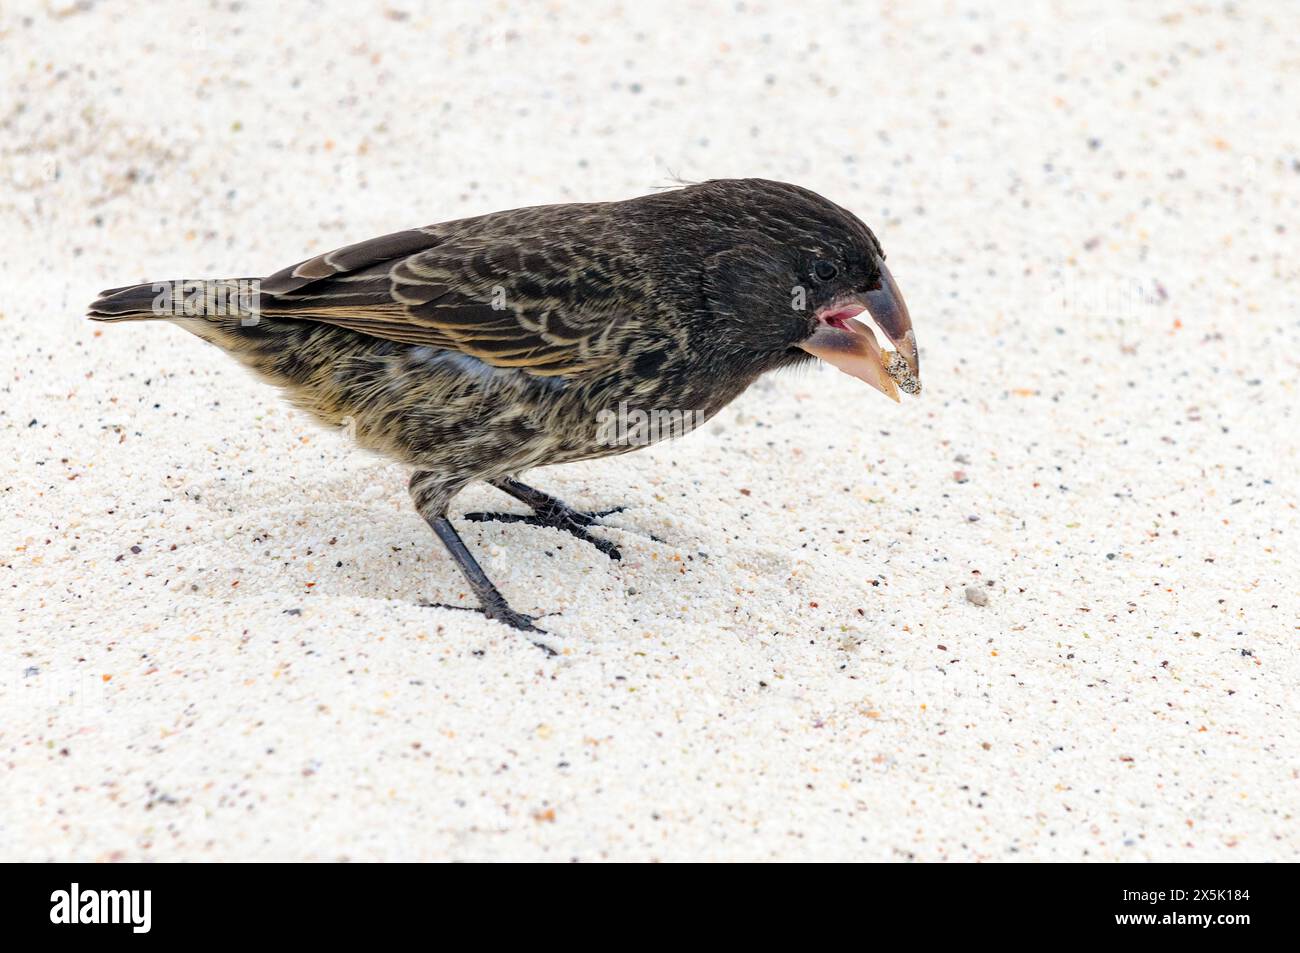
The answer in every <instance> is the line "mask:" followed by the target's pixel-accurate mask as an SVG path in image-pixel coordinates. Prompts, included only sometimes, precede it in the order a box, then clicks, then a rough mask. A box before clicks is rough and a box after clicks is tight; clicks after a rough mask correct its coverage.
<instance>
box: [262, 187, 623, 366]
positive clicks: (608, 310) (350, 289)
mask: <svg viewBox="0 0 1300 953" xmlns="http://www.w3.org/2000/svg"><path fill="white" fill-rule="evenodd" d="M600 209H601V206H594V205H580V206H568V207H555V206H551V207H547V208H544V209H518V210H516V211H513V212H500V213H496V214H494V215H486V216H482V217H481V218H477V219H465V220H462V221H459V222H451V223H447V224H444V225H431V226H428V227H426V228H417V229H410V230H408V231H403V232H395V233H393V234H391V235H383V236H380V237H379V238H373V239H371V240H369V241H365V242H359V243H357V244H355V245H348V246H345V247H343V248H339V249H336V250H334V251H331V252H326V253H325V254H322V255H317V256H316V257H315V258H309V259H307V260H306V261H303V262H299V263H298V264H296V265H293V266H291V267H289V268H285V269H284V270H282V271H279V272H276V273H275V274H274V275H271V276H270V277H269V278H267V279H265V280H264V281H263V282H262V295H263V299H262V300H263V304H262V307H263V311H264V312H265V313H267V314H270V315H274V316H276V317H284V318H294V319H298V320H305V321H317V322H321V323H324V324H331V325H335V326H337V327H342V328H348V329H349V330H352V331H356V332H358V333H361V334H367V335H371V336H373V337H377V338H383V339H386V340H389V341H395V342H398V343H402V344H415V345H424V346H427V347H433V348H438V349H443V350H454V351H460V352H461V353H464V354H468V355H470V356H472V357H475V358H478V359H479V360H482V361H484V362H486V363H488V364H492V365H495V366H497V367H514V368H519V369H521V370H524V371H527V372H529V373H533V374H537V375H540V376H553V375H566V374H577V373H581V372H582V371H585V370H588V369H591V368H594V367H598V366H600V364H601V363H602V362H603V361H604V360H606V359H608V358H609V356H610V355H611V353H612V348H611V345H610V340H609V338H610V335H609V332H610V329H611V328H612V327H613V326H615V325H616V324H617V323H619V322H620V321H622V320H623V319H625V318H627V317H630V316H633V315H635V314H636V313H637V312H638V311H639V310H640V309H641V308H642V307H643V306H644V305H645V301H646V298H647V296H648V282H647V280H646V278H645V276H644V275H643V274H642V273H641V270H640V269H639V268H638V267H637V264H636V258H635V256H634V255H633V254H631V253H630V252H629V251H628V250H627V248H626V245H625V242H624V239H623V236H622V235H620V234H618V233H617V231H616V230H614V229H612V228H611V226H610V223H609V220H608V216H604V215H600V214H596V213H597V212H598V211H599V210H600Z"/></svg>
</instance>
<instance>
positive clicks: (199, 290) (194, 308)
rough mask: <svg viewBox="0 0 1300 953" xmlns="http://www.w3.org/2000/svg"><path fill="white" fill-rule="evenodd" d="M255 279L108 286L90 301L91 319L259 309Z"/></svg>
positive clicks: (217, 316) (222, 314)
mask: <svg viewBox="0 0 1300 953" xmlns="http://www.w3.org/2000/svg"><path fill="white" fill-rule="evenodd" d="M258 307H259V300H258V279H255V278H227V279H222V280H220V281H154V282H146V283H144V284H139V285H123V286H122V287H120V288H108V289H105V290H104V291H101V292H100V293H99V297H98V298H96V299H95V300H94V301H92V302H91V304H90V307H89V308H88V309H87V311H86V317H88V318H90V319H91V320H92V321H165V320H168V319H175V318H208V319H210V320H221V319H228V318H232V317H244V316H247V315H250V314H256V313H258Z"/></svg>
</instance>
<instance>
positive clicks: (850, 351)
mask: <svg viewBox="0 0 1300 953" xmlns="http://www.w3.org/2000/svg"><path fill="white" fill-rule="evenodd" d="M863 311H866V312H867V313H868V314H870V315H871V319H872V320H873V321H874V322H875V323H876V325H877V326H878V327H879V328H880V330H882V331H884V332H885V336H886V337H888V338H889V340H890V342H891V343H892V344H893V345H894V347H896V348H898V353H897V354H889V355H886V354H884V353H882V352H881V350H880V345H878V344H877V343H876V336H875V334H874V333H872V330H871V328H869V327H867V326H866V325H865V324H863V323H862V322H861V321H856V320H854V318H855V317H856V316H857V315H859V314H861V313H862V312H863ZM799 346H800V347H801V348H803V349H804V350H805V351H807V352H808V353H809V354H812V355H813V356H814V357H818V358H821V359H822V360H823V361H825V362H826V363H828V364H833V365H835V366H836V367H838V368H839V369H840V370H842V371H843V372H844V373H846V374H850V375H852V376H853V377H856V378H858V379H859V380H862V381H866V382H867V383H868V384H870V385H871V386H872V387H874V388H876V390H878V391H880V392H881V393H882V394H884V395H885V396H886V397H889V398H890V399H892V400H898V389H899V387H902V389H903V390H904V391H906V392H907V393H909V394H919V393H920V392H921V376H920V374H921V366H920V361H919V359H918V355H917V352H916V335H915V334H914V333H913V332H912V319H911V317H910V316H909V315H908V313H907V304H906V303H905V302H904V301H903V295H902V293H901V292H900V291H899V290H898V285H897V284H895V283H894V276H893V275H891V274H890V273H889V269H888V268H886V267H885V263H884V262H883V261H882V262H881V263H880V286H879V287H878V288H876V289H875V290H873V291H867V292H862V293H860V294H857V295H854V296H853V297H852V298H850V299H845V300H843V301H840V302H836V303H834V304H832V305H830V306H828V307H825V308H822V309H820V310H819V311H818V312H817V329H816V330H815V331H813V333H812V335H811V336H810V337H808V338H807V339H806V340H805V341H803V342H801V343H800V344H799ZM900 358H901V360H900Z"/></svg>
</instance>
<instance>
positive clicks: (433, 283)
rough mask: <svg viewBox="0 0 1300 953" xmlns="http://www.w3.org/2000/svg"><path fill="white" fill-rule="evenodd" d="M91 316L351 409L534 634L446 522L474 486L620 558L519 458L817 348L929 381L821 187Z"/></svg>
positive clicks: (467, 568)
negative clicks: (171, 339) (187, 343)
mask: <svg viewBox="0 0 1300 953" xmlns="http://www.w3.org/2000/svg"><path fill="white" fill-rule="evenodd" d="M864 313H865V315H867V316H869V317H870V318H871V320H872V321H873V322H874V323H875V325H876V326H877V327H878V328H879V329H880V330H881V331H882V332H883V333H884V335H885V337H886V338H887V339H888V340H889V341H890V342H891V343H892V345H893V346H894V348H895V349H896V351H895V352H889V351H882V349H881V347H880V345H879V344H878V343H877V340H876V336H875V334H874V333H873V331H872V330H871V328H870V327H869V326H868V325H867V324H865V323H863V322H862V321H859V320H858V317H859V316H861V315H864ZM89 317H91V318H93V319H94V320H97V321H145V320H166V321H170V322H171V323H173V324H176V325H179V326H180V327H182V328H184V329H185V330H187V331H190V332H192V333H193V334H196V335H198V336H199V337H201V338H203V340H205V341H208V342H209V343H211V344H215V345H216V346H217V347H219V348H221V349H222V350H224V351H226V352H227V353H228V354H230V355H231V356H232V357H234V358H235V359H236V360H238V361H240V362H241V363H242V364H244V365H245V366H246V367H248V368H249V369H251V370H252V371H253V372H254V373H255V374H256V375H257V376H259V377H261V378H262V379H263V380H266V381H268V382H270V383H272V384H275V385H278V386H279V387H280V388H282V389H283V391H284V393H285V395H286V396H287V397H288V399H289V400H290V401H292V402H293V403H294V404H295V405H296V406H298V407H300V408H302V409H303V410H305V411H307V412H308V413H310V414H311V415H313V416H314V417H316V418H318V419H319V420H320V421H322V422H324V423H326V424H332V425H339V424H341V423H343V422H345V421H346V422H349V423H350V424H351V425H352V426H351V427H350V431H351V432H353V433H354V434H355V437H356V440H357V442H358V443H360V444H361V445H362V446H364V447H366V448H369V449H371V450H375V451H379V452H380V453H383V454H385V455H387V456H388V457H391V458H393V459H395V460H399V461H401V462H402V463H404V464H407V465H408V466H410V467H411V468H412V471H413V472H412V475H411V480H410V493H411V498H412V500H413V502H414V504H415V508H416V510H418V511H419V513H420V515H421V516H423V517H424V519H425V520H426V521H427V522H428V523H429V525H430V527H432V529H433V531H434V533H435V534H436V535H437V536H438V538H439V539H440V540H441V541H442V543H443V545H444V546H445V547H446V549H447V551H448V553H449V554H450V555H451V557H452V559H454V560H455V562H456V563H457V565H458V566H459V567H460V570H461V572H463V573H464V575H465V578H466V580H467V581H468V583H469V585H470V587H471V589H472V590H473V592H474V594H475V596H476V597H477V599H478V601H479V611H482V612H483V613H484V614H485V615H486V616H487V617H488V618H490V619H495V620H497V621H499V622H502V623H505V624H507V625H510V626H513V627H514V628H516V629H520V630H523V631H526V632H541V631H543V630H541V629H539V628H538V627H537V626H536V624H535V622H536V620H535V619H534V618H533V617H531V616H528V615H525V614H523V613H521V612H516V611H515V610H514V609H512V608H511V607H510V604H509V603H508V602H507V601H506V599H505V597H504V596H503V595H502V594H501V592H500V591H498V589H497V588H496V586H494V585H493V584H492V582H491V580H490V579H489V578H488V576H487V574H486V573H485V572H484V571H483V569H482V567H481V566H480V565H479V563H478V562H477V561H476V560H475V559H474V557H473V555H471V553H470V552H469V550H468V549H467V548H466V546H465V543H464V542H463V540H462V539H461V537H460V534H459V533H458V532H457V531H456V528H455V527H454V526H453V525H452V523H451V521H450V519H449V518H448V516H447V513H448V506H449V504H450V503H451V501H452V499H453V498H454V497H455V496H456V494H457V493H459V492H460V491H461V490H462V489H464V488H465V487H466V486H467V485H469V484H470V483H472V482H474V481H476V480H483V481H486V482H488V483H490V484H491V485H492V486H494V487H496V488H498V489H499V490H502V491H503V492H505V493H507V494H509V495H510V496H512V497H514V498H516V499H518V500H519V501H521V502H522V503H524V504H525V505H526V506H528V507H529V508H530V510H532V515H531V516H528V517H522V516H518V515H513V516H512V515H511V514H470V518H474V519H490V518H502V519H513V520H515V521H523V522H529V523H533V524H537V525H544V526H551V527H555V528H558V529H562V530H565V531H567V532H569V533H571V534H573V535H574V536H576V537H578V538H579V539H582V540H584V541H586V542H588V543H591V544H592V545H595V546H597V547H598V548H599V549H600V550H601V551H602V552H604V553H606V554H607V555H608V556H610V557H612V558H615V559H617V558H619V552H618V550H617V549H616V548H615V547H614V546H613V545H611V544H610V543H609V542H608V541H607V540H604V539H601V538H600V537H598V536H595V535H593V534H592V533H591V528H592V527H593V526H596V525H598V523H599V519H600V517H602V516H604V515H607V514H608V512H612V511H606V512H604V513H589V512H582V511H580V510H577V509H575V508H573V507H570V506H569V505H567V504H566V503H564V502H563V501H561V500H558V499H556V498H554V497H552V496H549V495H548V494H546V493H543V492H542V491H540V490H536V489H533V488H532V487H530V486H527V485H526V484H524V483H521V482H520V481H519V477H520V476H521V474H523V473H524V472H525V471H527V470H530V469H532V468H534V467H539V466H545V465H550V464H556V463H571V462H574V461H578V460H590V459H594V458H597V457H604V456H609V455H611V454H617V453H625V452H627V451H629V450H634V449H637V448H638V447H641V446H645V445H647V444H649V443H652V442H654V440H655V439H660V438H662V437H663V436H666V435H671V430H672V428H670V427H666V428H658V429H659V430H660V431H669V433H660V432H656V428H653V427H651V428H646V427H644V426H641V425H640V424H641V423H643V422H644V421H646V420H648V419H651V415H654V414H661V413H665V412H666V413H669V414H677V413H681V414H689V417H687V418H686V419H688V420H690V421H693V422H695V423H699V422H702V421H705V420H708V419H709V418H710V417H712V416H713V415H714V414H716V413H717V412H718V411H719V410H721V409H722V408H723V407H725V406H726V405H727V404H728V403H729V402H730V401H732V400H734V399H735V398H736V397H737V396H739V395H740V394H741V393H742V392H743V391H744V390H745V389H746V388H747V387H749V385H750V384H752V383H753V382H754V381H755V380H756V379H757V378H758V377H759V376H760V375H762V374H765V373H767V372H769V371H776V370H780V369H782V368H789V367H793V366H796V365H799V364H803V363H806V362H811V361H814V360H818V359H820V360H822V361H825V362H827V363H829V364H832V365H834V366H835V367H837V368H839V369H840V370H842V371H844V372H846V373H848V374H851V375H853V376H854V377H856V378H859V379H860V380H862V381H864V382H865V383H867V384H869V385H870V386H871V387H873V388H875V389H876V390H879V391H880V392H882V393H883V394H885V395H886V396H889V397H891V398H892V399H894V400H898V391H899V389H900V388H901V389H902V390H903V391H904V392H906V393H909V394H914V393H917V392H918V391H919V389H920V377H919V374H920V368H919V364H918V354H917V349H916V339H915V336H914V334H913V332H912V325H911V319H910V317H909V316H908V312H907V306H906V305H905V304H904V303H903V298H902V295H901V294H900V293H899V290H898V286H897V285H896V284H895V283H894V279H893V276H892V275H891V274H890V272H889V269H888V268H886V267H885V255H884V251H883V250H882V248H881V246H880V242H879V241H877V239H876V236H875V235H874V234H872V232H871V230H870V229H869V228H868V227H867V226H866V225H864V224H863V223H862V222H861V221H859V220H858V218H856V217H855V216H854V215H853V214H851V213H850V212H848V211H846V210H845V209H843V208H841V207H839V206H838V205H835V204H834V203H832V202H830V201H828V200H826V199H824V198H822V197H821V196H820V195H817V194H816V193H814V192H811V191H809V190H807V189H804V188H800V187H799V186H795V185H789V184H786V183H781V182H771V181H767V180H763V179H719V180H714V181H709V182H703V183H699V184H695V185H690V186H687V187H684V188H678V189H673V190H668V191H662V192H656V193H654V194H651V195H646V196H642V197H639V198H634V199H629V200H626V201H620V202H601V203H588V204H566V205H545V206H538V207H533V208H521V209H513V210H511V211H504V212H495V213H492V214H489V215H482V216H478V217H475V218H465V219H459V220H456V221H450V222H444V223H440V224H436V225H429V226H426V227H424V228H415V229H411V230H409V231H403V232H395V233H393V234H391V235H385V236H382V237H380V238H373V239H371V240H369V241H364V242H360V243H358V244H355V245H348V246H347V247H344V248H340V249H337V250H335V251H331V252H328V253H326V254H323V255H318V256H316V257H315V258H309V259H307V260H306V261H303V262H300V263H298V264H296V265H293V266H291V267H289V268H285V269H284V270H283V271H279V272H276V273H275V274H273V275H271V276H270V277H268V278H261V279H258V278H241V279H222V280H183V281H168V282H153V283H147V284H140V285H132V286H129V287H124V288H114V289H110V290H108V291H104V292H102V293H101V296H100V297H99V298H98V300H96V301H95V302H94V303H93V304H91V305H90V309H89ZM616 418H617V419H618V420H620V421H623V422H626V421H627V420H629V419H632V420H635V421H636V422H637V425H636V426H632V427H631V428H630V429H629V428H626V427H614V426H610V423H611V421H613V420H614V419H616ZM674 419H677V418H674ZM538 644H539V645H541V646H542V647H543V648H546V646H545V645H544V643H538ZM548 651H549V649H548Z"/></svg>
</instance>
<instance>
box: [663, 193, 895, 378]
mask: <svg viewBox="0 0 1300 953" xmlns="http://www.w3.org/2000/svg"><path fill="white" fill-rule="evenodd" d="M696 190H698V191H697V194H696V195H695V196H693V198H694V200H695V202H698V206H697V207H698V208H701V209H703V210H705V214H706V215H707V216H708V218H710V219H712V220H713V222H714V223H715V224H717V225H720V226H722V227H721V229H719V231H721V232H723V233H725V234H726V236H727V237H726V239H725V241H724V242H723V243H722V245H721V247H719V246H717V245H715V246H714V248H715V249H717V250H716V251H714V252H713V253H712V254H711V255H709V256H708V258H707V261H706V263H705V274H704V282H703V283H704V289H705V295H706V297H707V298H708V300H709V302H710V306H711V311H712V312H713V314H714V315H715V317H717V318H720V319H721V320H723V321H726V322H736V323H737V324H739V325H742V326H743V328H737V329H736V331H737V334H736V336H735V337H733V338H732V341H733V343H734V342H735V341H737V340H739V341H743V342H744V347H746V348H748V349H750V350H751V351H753V352H754V353H756V354H757V355H759V356H760V358H762V359H764V360H765V361H766V363H767V364H768V365H769V366H772V367H780V366H784V365H789V364H791V363H795V362H797V361H798V360H799V359H807V357H808V355H812V356H813V357H816V358H820V359H821V360H823V361H826V362H827V363H828V364H831V365H833V366H835V367H837V368H839V369H840V370H841V371H844V372H845V373H846V374H851V375H852V376H854V377H856V378H858V379H860V380H863V381H865V382H866V383H868V384H870V385H871V386H872V387H874V388H876V389H877V390H879V391H880V392H881V393H883V394H885V395H886V396H888V397H890V398H892V399H894V400H898V391H899V389H900V387H901V388H902V389H903V390H904V391H905V392H907V393H910V394H916V393H919V392H920V364H919V359H918V358H919V355H918V353H917V348H916V336H915V335H914V334H913V332H912V320H911V317H910V316H909V315H908V313H907V305H906V304H905V303H904V301H903V296H902V293H901V292H900V291H899V290H898V285H897V284H896V283H895V282H894V277H893V275H892V274H890V272H889V268H888V267H886V265H885V254H884V251H883V250H882V249H881V247H880V242H879V241H877V240H876V236H875V235H873V234H872V232H871V230H870V229H869V228H867V226H866V225H864V224H863V223H862V222H861V221H860V220H859V219H858V218H857V217H856V216H854V215H853V214H852V213H850V212H848V211H846V210H845V209H842V208H840V207H839V206H838V205H835V204H834V203H832V202H829V201H827V200H826V199H824V198H822V197H821V196H820V195H817V194H816V193H815V192H810V191H809V190H807V189H803V188H800V187H798V186H795V185H788V184H785V183H781V182H769V181H766V180H763V179H723V180H715V181H713V182H705V183H702V184H700V185H697V186H692V187H691V188H690V189H684V190H682V191H683V192H691V191H696ZM864 317H865V318H869V319H870V320H871V321H872V322H874V324H875V325H876V327H878V328H879V329H880V330H881V331H882V332H884V335H885V337H886V338H887V339H888V340H889V342H890V343H892V344H893V346H894V348H895V349H896V352H897V353H896V354H893V353H889V352H886V351H884V350H882V348H881V346H880V344H879V343H878V341H877V339H876V335H875V333H874V332H873V331H872V329H871V327H870V326H869V325H868V324H866V323H865V321H864V320H861V319H862V318H864ZM742 330H743V333H741V332H742ZM891 370H892V373H891Z"/></svg>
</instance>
